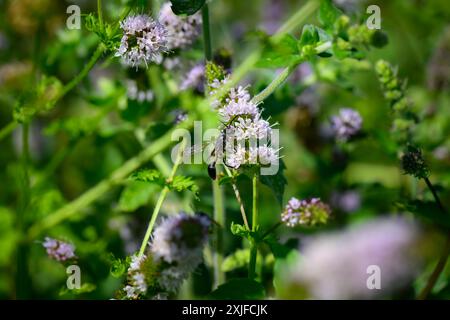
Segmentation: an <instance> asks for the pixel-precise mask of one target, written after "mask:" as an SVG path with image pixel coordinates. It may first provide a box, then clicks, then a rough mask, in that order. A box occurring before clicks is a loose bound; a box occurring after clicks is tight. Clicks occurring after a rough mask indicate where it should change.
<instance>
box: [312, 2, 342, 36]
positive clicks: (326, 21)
mask: <svg viewBox="0 0 450 320" xmlns="http://www.w3.org/2000/svg"><path fill="white" fill-rule="evenodd" d="M340 15H341V12H340V11H339V10H338V9H337V8H336V7H335V6H334V5H333V2H332V1H331V0H322V2H321V4H320V7H319V12H318V15H317V17H318V19H319V22H320V24H321V25H323V26H324V27H325V28H327V29H328V28H332V27H333V25H334V23H335V22H336V20H337V18H338V17H339V16H340Z"/></svg>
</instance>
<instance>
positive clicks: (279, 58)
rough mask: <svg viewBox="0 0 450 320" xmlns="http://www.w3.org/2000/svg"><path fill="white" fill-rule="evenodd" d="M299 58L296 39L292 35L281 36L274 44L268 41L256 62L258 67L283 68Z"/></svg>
mask: <svg viewBox="0 0 450 320" xmlns="http://www.w3.org/2000/svg"><path fill="white" fill-rule="evenodd" d="M299 59H300V55H299V48H298V46H297V39H295V38H294V37H293V36H292V35H290V34H287V35H285V36H283V38H282V39H281V40H280V41H277V43H276V44H274V43H270V42H269V43H268V44H267V46H266V47H265V48H264V51H263V54H262V57H261V59H260V61H258V63H257V67H260V68H283V67H287V66H289V65H291V64H292V63H294V62H295V61H297V60H299Z"/></svg>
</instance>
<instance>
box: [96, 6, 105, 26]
mask: <svg viewBox="0 0 450 320" xmlns="http://www.w3.org/2000/svg"><path fill="white" fill-rule="evenodd" d="M97 14H98V22H99V24H100V30H101V31H102V32H103V31H104V30H105V29H104V26H103V12H102V0H97Z"/></svg>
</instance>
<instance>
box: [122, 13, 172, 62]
mask: <svg viewBox="0 0 450 320" xmlns="http://www.w3.org/2000/svg"><path fill="white" fill-rule="evenodd" d="M120 27H121V28H122V30H123V36H122V40H121V41H120V47H119V48H118V50H117V52H116V56H117V57H121V58H122V60H123V61H124V63H125V64H127V65H129V66H132V67H138V66H140V65H142V64H145V65H148V63H149V62H157V63H160V62H161V61H162V54H163V53H164V52H166V51H167V50H168V31H167V29H166V28H165V27H164V26H163V25H162V24H161V23H159V22H158V21H155V20H153V19H152V18H151V17H149V16H148V15H145V14H141V15H136V16H129V17H127V18H126V19H125V20H124V21H122V22H121V23H120Z"/></svg>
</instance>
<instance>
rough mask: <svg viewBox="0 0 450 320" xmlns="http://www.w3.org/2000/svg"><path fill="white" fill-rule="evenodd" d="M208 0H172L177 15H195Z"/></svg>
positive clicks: (173, 9)
mask: <svg viewBox="0 0 450 320" xmlns="http://www.w3.org/2000/svg"><path fill="white" fill-rule="evenodd" d="M205 1H206V0H170V2H171V3H172V11H173V13H175V14H176V15H180V14H187V15H189V16H190V15H193V14H194V13H196V12H197V11H198V10H200V9H201V8H202V7H203V5H204V4H205Z"/></svg>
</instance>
